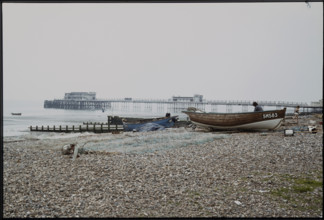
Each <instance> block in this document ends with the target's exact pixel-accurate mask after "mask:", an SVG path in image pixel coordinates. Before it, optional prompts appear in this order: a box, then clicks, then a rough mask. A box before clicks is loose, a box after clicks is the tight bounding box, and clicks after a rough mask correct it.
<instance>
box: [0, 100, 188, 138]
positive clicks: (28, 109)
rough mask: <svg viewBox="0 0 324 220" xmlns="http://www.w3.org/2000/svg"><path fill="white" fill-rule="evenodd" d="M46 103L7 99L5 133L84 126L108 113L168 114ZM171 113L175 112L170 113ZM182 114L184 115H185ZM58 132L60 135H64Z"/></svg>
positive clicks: (103, 119)
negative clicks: (70, 107)
mask: <svg viewBox="0 0 324 220" xmlns="http://www.w3.org/2000/svg"><path fill="white" fill-rule="evenodd" d="M43 106H44V102H43V101H4V102H3V136H4V137H14V136H24V135H29V134H30V133H31V132H30V129H29V127H30V126H33V127H35V126H48V125H49V126H54V125H55V126H59V125H80V124H81V125H82V124H83V122H100V123H106V122H107V120H108V115H109V116H120V117H141V118H150V117H163V116H165V114H166V112H154V111H153V112H152V111H137V112H123V111H116V110H113V109H105V111H104V112H103V111H102V110H65V109H48V108H44V107H43ZM11 113H22V115H21V116H17V115H12V114H11ZM171 115H174V114H173V113H171ZM182 117H185V116H184V115H182ZM33 133H35V132H33ZM52 135H53V134H52ZM58 135H59V136H61V134H58Z"/></svg>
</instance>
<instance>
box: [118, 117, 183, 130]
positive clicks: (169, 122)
mask: <svg viewBox="0 0 324 220" xmlns="http://www.w3.org/2000/svg"><path fill="white" fill-rule="evenodd" d="M128 119H129V118H128ZM177 119H178V116H172V117H162V118H150V119H148V118H145V119H142V120H137V121H135V120H134V121H132V122H131V123H128V121H127V120H123V125H124V131H134V130H135V131H137V130H138V129H139V128H141V127H143V126H145V125H146V124H148V123H154V124H158V125H160V126H163V127H165V128H170V127H172V126H173V125H174V123H175V121H176V120H177ZM129 121H131V120H129Z"/></svg>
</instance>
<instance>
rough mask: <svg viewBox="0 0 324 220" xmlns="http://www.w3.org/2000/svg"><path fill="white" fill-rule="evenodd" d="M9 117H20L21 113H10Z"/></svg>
mask: <svg viewBox="0 0 324 220" xmlns="http://www.w3.org/2000/svg"><path fill="white" fill-rule="evenodd" d="M11 115H18V116H20V115H21V113H11Z"/></svg>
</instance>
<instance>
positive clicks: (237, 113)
mask: <svg viewBox="0 0 324 220" xmlns="http://www.w3.org/2000/svg"><path fill="white" fill-rule="evenodd" d="M285 109H286V108H283V109H278V110H267V111H258V112H236V113H235V112H231V113H223V112H221V113H218V112H195V111H182V113H185V114H186V113H194V114H211V115H241V114H242V115H244V114H260V113H264V112H265V113H267V112H278V111H285Z"/></svg>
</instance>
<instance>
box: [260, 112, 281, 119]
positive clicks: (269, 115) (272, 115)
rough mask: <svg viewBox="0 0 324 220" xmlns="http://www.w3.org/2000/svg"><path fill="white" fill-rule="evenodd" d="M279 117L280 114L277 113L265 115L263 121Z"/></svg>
mask: <svg viewBox="0 0 324 220" xmlns="http://www.w3.org/2000/svg"><path fill="white" fill-rule="evenodd" d="M277 117H278V114H277V113H269V114H263V119H268V118H277Z"/></svg>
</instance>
